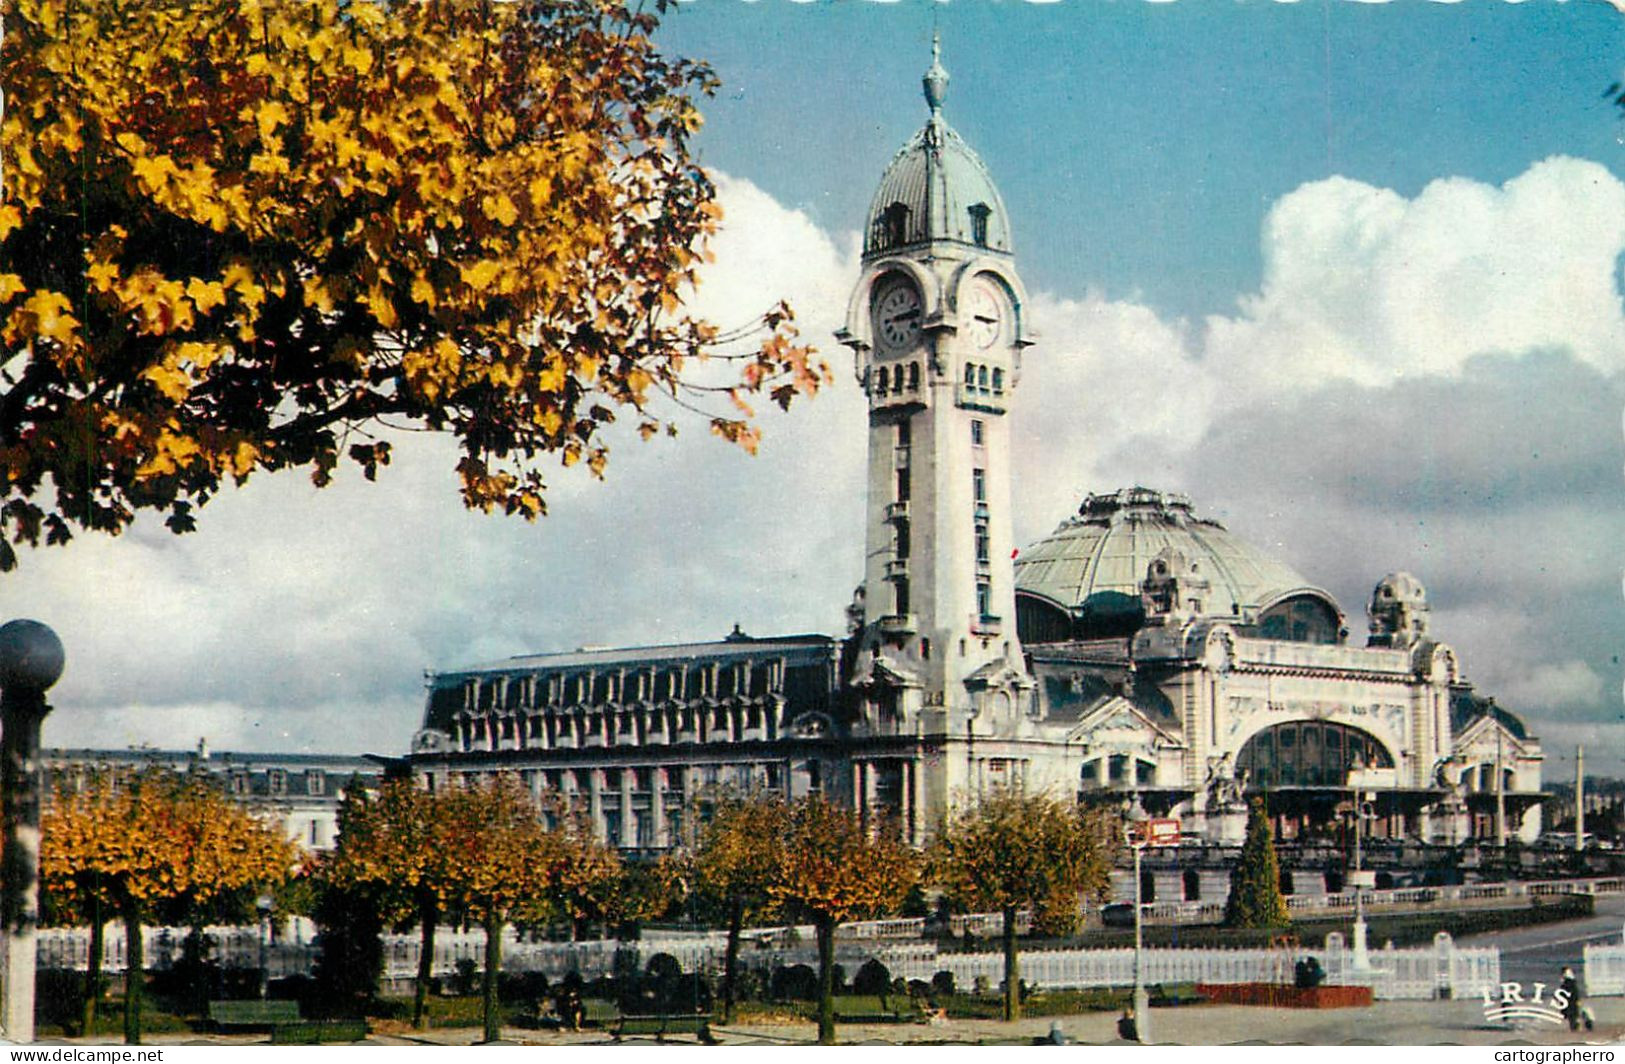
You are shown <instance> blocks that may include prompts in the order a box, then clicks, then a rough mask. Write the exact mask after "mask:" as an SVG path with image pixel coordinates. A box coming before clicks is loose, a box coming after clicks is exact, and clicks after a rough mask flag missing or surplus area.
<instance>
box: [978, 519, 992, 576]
mask: <svg viewBox="0 0 1625 1064" xmlns="http://www.w3.org/2000/svg"><path fill="white" fill-rule="evenodd" d="M990 549H991V548H990V547H989V538H988V532H987V523H986V522H984V521H978V522H976V560H977V561H978V562H979V563H981V564H982V565H986V564H988V559H989V550H990Z"/></svg>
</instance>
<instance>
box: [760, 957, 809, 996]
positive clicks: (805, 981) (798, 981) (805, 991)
mask: <svg viewBox="0 0 1625 1064" xmlns="http://www.w3.org/2000/svg"><path fill="white" fill-rule="evenodd" d="M770 986H771V991H770V992H771V994H772V997H773V999H774V1000H775V1001H816V1000H818V973H817V972H815V971H813V970H812V969H811V968H810V967H808V966H807V965H805V964H792V965H790V966H789V967H787V968H777V969H774V972H773V979H772V982H771V984H770Z"/></svg>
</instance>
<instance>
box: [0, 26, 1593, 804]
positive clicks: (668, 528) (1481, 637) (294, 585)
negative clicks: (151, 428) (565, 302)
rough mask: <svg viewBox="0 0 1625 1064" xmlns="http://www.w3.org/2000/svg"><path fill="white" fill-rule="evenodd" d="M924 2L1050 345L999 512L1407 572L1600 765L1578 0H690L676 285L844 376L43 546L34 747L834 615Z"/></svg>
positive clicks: (1588, 88) (676, 38)
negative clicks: (710, 239)
mask: <svg viewBox="0 0 1625 1064" xmlns="http://www.w3.org/2000/svg"><path fill="white" fill-rule="evenodd" d="M934 25H935V27H936V28H937V29H940V31H941V33H942V37H943V60H944V63H945V65H946V66H947V68H948V70H949V71H950V73H951V75H952V79H953V80H952V86H951V88H950V91H949V95H948V100H947V105H946V109H945V114H946V117H947V118H948V120H949V121H950V122H951V123H952V124H953V125H954V126H955V127H956V128H957V129H958V130H959V132H960V133H961V134H962V135H963V136H964V137H965V138H966V140H967V141H968V142H969V143H970V144H971V145H972V146H973V147H974V148H975V149H976V150H977V151H978V152H979V153H980V154H981V155H982V157H983V158H984V160H985V161H986V162H987V165H988V167H989V169H990V170H991V172H992V174H993V177H994V179H995V180H996V181H997V183H998V184H999V186H1000V188H1001V189H1002V191H1003V195H1004V198H1005V201H1006V205H1007V207H1008V209H1009V211H1010V214H1011V219H1012V224H1013V227H1014V232H1015V239H1016V253H1017V262H1018V264H1019V268H1020V270H1021V271H1022V274H1023V277H1024V280H1025V282H1026V285H1027V288H1028V290H1029V293H1030V294H1031V299H1030V303H1031V306H1030V310H1031V312H1032V314H1033V317H1034V319H1035V323H1036V326H1037V331H1038V335H1039V344H1038V345H1037V346H1036V347H1034V348H1033V349H1032V350H1031V351H1030V352H1029V355H1028V357H1027V359H1026V362H1025V368H1024V372H1023V381H1022V385H1021V389H1020V399H1019V403H1020V405H1019V407H1018V409H1017V411H1016V413H1015V414H1014V415H1013V417H1014V418H1015V419H1016V420H1015V422H1014V423H1013V430H1014V431H1013V448H1014V456H1013V467H1014V468H1013V475H1014V480H1015V489H1016V513H1015V528H1016V537H1017V540H1018V542H1021V543H1029V542H1031V541H1032V540H1034V539H1036V538H1038V537H1040V536H1042V535H1044V534H1046V533H1047V532H1048V531H1049V530H1051V529H1052V528H1054V527H1055V525H1056V524H1057V523H1058V522H1060V521H1061V520H1062V519H1063V518H1064V517H1065V516H1066V515H1067V514H1068V513H1070V512H1071V511H1072V510H1073V509H1074V508H1075V507H1076V505H1077V503H1078V501H1079V499H1080V497H1081V495H1082V494H1083V493H1085V492H1090V491H1108V490H1113V489H1116V488H1118V487H1122V486H1126V485H1130V484H1136V483H1138V484H1146V485H1149V486H1152V487H1160V488H1166V489H1172V490H1179V491H1184V492H1187V493H1189V494H1190V495H1191V496H1192V497H1193V498H1194V500H1195V503H1196V508H1197V510H1198V512H1200V513H1202V514H1205V515H1210V516H1214V517H1217V518H1219V519H1221V520H1223V521H1224V522H1225V523H1226V524H1227V525H1228V526H1229V527H1230V528H1231V529H1232V530H1233V531H1235V532H1236V533H1237V534H1238V535H1241V536H1243V537H1244V538H1246V539H1249V540H1251V541H1252V542H1254V543H1257V544H1258V545H1260V546H1261V547H1263V548H1264V549H1266V550H1268V551H1270V552H1271V553H1273V554H1276V555H1278V556H1279V557H1281V558H1282V559H1283V560H1285V561H1286V562H1288V563H1289V564H1291V565H1293V566H1294V567H1296V568H1297V569H1298V570H1299V571H1300V572H1302V573H1304V574H1305V575H1306V576H1307V577H1308V578H1309V579H1311V580H1312V581H1313V582H1315V583H1318V584H1320V585H1321V586H1323V587H1326V588H1327V589H1328V590H1330V591H1331V592H1332V593H1333V594H1334V595H1335V596H1336V597H1337V598H1338V600H1339V601H1340V602H1341V603H1342V605H1343V608H1344V610H1345V611H1346V613H1347V615H1348V618H1349V623H1350V627H1351V628H1352V629H1353V632H1354V634H1353V640H1354V641H1356V642H1359V641H1361V640H1363V637H1364V612H1365V603H1366V600H1367V596H1368V595H1369V593H1370V589H1371V587H1372V586H1373V584H1374V583H1375V582H1376V581H1377V580H1378V579H1379V578H1380V577H1381V576H1382V575H1383V574H1384V573H1386V572H1388V571H1390V570H1394V569H1406V570H1409V571H1411V572H1413V573H1414V574H1416V575H1417V576H1418V577H1420V578H1421V579H1422V581H1423V583H1424V584H1425V585H1426V586H1427V587H1428V589H1429V593H1430V596H1431V599H1432V602H1433V605H1434V618H1433V622H1434V623H1433V632H1434V634H1435V635H1436V636H1438V637H1439V638H1441V639H1443V640H1445V641H1447V642H1449V643H1451V644H1452V645H1453V646H1455V647H1456V649H1457V650H1458V652H1459V653H1460V655H1461V658H1462V660H1463V662H1464V664H1465V666H1466V669H1467V674H1468V676H1469V677H1470V678H1471V679H1473V680H1474V681H1475V682H1477V683H1479V684H1480V685H1481V687H1482V688H1483V689H1484V690H1485V691H1487V692H1488V693H1491V694H1494V695H1496V696H1497V697H1498V698H1499V699H1500V700H1501V702H1502V703H1503V704H1504V705H1507V706H1509V707H1511V708H1513V709H1515V710H1517V711H1519V712H1522V713H1524V714H1525V715H1526V716H1528V717H1529V718H1530V720H1531V721H1532V723H1533V725H1534V727H1535V730H1536V731H1537V732H1538V733H1539V734H1540V735H1541V736H1542V737H1543V738H1544V739H1545V740H1546V742H1547V744H1548V751H1549V757H1550V758H1551V760H1550V764H1549V771H1550V773H1551V774H1552V775H1562V774H1563V773H1564V771H1565V770H1564V767H1563V766H1564V760H1563V758H1565V757H1567V756H1568V752H1571V751H1572V748H1573V744H1574V743H1576V742H1581V741H1583V742H1586V743H1588V745H1589V746H1590V748H1591V750H1592V755H1591V756H1590V757H1588V761H1587V763H1588V765H1590V766H1591V767H1592V769H1593V770H1594V771H1601V772H1612V773H1614V774H1617V775H1625V711H1622V707H1621V697H1620V691H1621V682H1622V680H1625V670H1622V668H1621V664H1620V662H1619V657H1618V655H1619V653H1620V649H1621V645H1622V644H1625V619H1622V603H1621V599H1620V583H1619V581H1620V571H1621V565H1622V558H1621V553H1622V551H1621V549H1620V548H1621V544H1622V543H1625V536H1621V534H1620V530H1621V528H1622V527H1625V493H1622V492H1621V491H1620V490H1619V489H1620V479H1621V474H1620V470H1621V465H1622V454H1621V436H1620V413H1621V408H1622V406H1625V307H1622V300H1621V292H1620V280H1619V272H1620V268H1619V263H1620V259H1621V255H1622V253H1625V182H1622V181H1621V180H1620V179H1619V177H1618V175H1619V173H1620V172H1621V164H1622V160H1625V144H1622V140H1621V137H1622V134H1625V125H1622V124H1621V123H1620V122H1619V121H1618V120H1617V119H1616V117H1615V116H1614V114H1613V113H1612V112H1611V110H1610V108H1609V106H1608V105H1607V104H1606V103H1605V101H1603V99H1602V98H1601V97H1602V90H1603V89H1604V88H1605V87H1606V86H1607V84H1608V83H1609V81H1611V80H1612V79H1614V78H1615V77H1616V76H1617V75H1618V73H1619V71H1620V70H1621V69H1622V68H1625V16H1621V15H1620V14H1619V13H1617V12H1615V11H1614V10H1613V9H1612V8H1611V7H1610V6H1609V5H1608V4H1606V3H1603V2H1601V0H1583V2H1582V0H1571V2H1568V3H1551V2H1545V0H1527V2H1525V3H1521V4H1507V3H1501V2H1496V0H1467V2H1463V3H1458V4H1434V3H1424V2H1420V0H1394V2H1393V3H1388V4H1368V3H1354V2H1350V0H1334V2H1330V3H1328V2H1321V0H1302V2H1300V3H1295V4H1280V3H1269V2H1254V0H1250V2H1246V3H1214V2H1208V0H1175V2H1172V3H1155V4H1153V3H1147V2H1142V0H1118V2H1110V3H1103V2H1102V3H1096V2H1091V3H1083V2H1077V0H1062V2H1059V3H1054V4H1046V5H1028V4H1022V3H1009V2H1002V3H992V2H976V3H971V2H963V0H955V2H952V3H948V4H941V5H929V4H924V3H913V2H910V3H902V2H899V3H895V4H878V3H867V2H841V3H816V4H811V3H809V4H795V3H790V2H787V0H757V2H755V3H746V2H743V0H693V2H691V3H688V4H684V5H682V6H681V7H680V8H679V9H677V10H676V11H674V12H673V13H671V14H670V16H669V19H668V22H667V25H666V27H665V28H664V29H663V30H662V31H661V36H660V40H661V42H662V43H663V45H664V46H666V47H668V48H670V49H672V50H674V51H677V52H681V53H683V54H688V55H692V56H696V57H701V58H705V59H708V60H709V61H710V62H711V63H712V64H713V65H714V67H715V69H716V71H717V72H718V74H719V75H720V76H721V78H722V80H723V86H722V89H721V91H720V92H719V94H718V96H717V98H716V99H714V100H712V101H710V102H709V103H708V105H707V106H706V107H705V111H706V114H707V117H708V121H707V125H706V128H705V130H704V131H703V132H702V134H701V136H700V138H699V142H698V148H699V151H700V155H701V159H702V161H703V163H704V164H705V165H706V166H707V167H709V168H711V169H712V170H713V171H714V172H715V174H716V176H717V179H718V183H719V189H720V193H721V201H722V205H723V207H724V209H725V211H726V217H725V222H724V227H723V230H722V232H721V233H720V234H719V236H718V238H717V239H716V241H715V242H714V246H713V250H714V251H715V254H716V263H715V265H714V266H713V267H712V268H711V269H710V270H709V272H708V274H707V276H706V279H705V282H704V284H702V286H701V288H700V291H699V293H698V295H697V297H696V299H695V304H696V307H697V309H698V310H699V311H700V312H701V313H704V314H706V315H708V316H710V317H711V318H712V319H713V320H716V321H718V322H719V323H722V324H724V325H727V324H737V323H741V322H744V321H747V320H749V319H750V318H751V317H752V316H754V315H755V314H757V313H759V312H760V311H762V310H763V309H765V308H766V307H768V306H770V305H771V304H772V303H773V302H775V301H776V300H778V299H779V298H785V297H787V298H789V299H790V300H791V301H792V302H793V303H794V305H795V306H796V308H797V310H798V313H799V321H800V323H801V325H802V326H803V327H804V332H805V336H806V337H807V338H808V339H809V340H811V341H812V342H814V343H816V344H818V345H819V346H820V347H821V348H822V349H823V351H824V352H825V354H826V355H827V356H828V358H829V360H830V362H831V363H832V365H833V366H834V367H835V370H836V382H835V385H834V386H833V387H831V388H830V389H829V390H828V391H827V393H825V394H821V395H820V396H819V397H818V398H817V399H816V400H815V401H813V402H811V403H806V404H798V406H797V407H796V408H795V409H794V410H793V411H792V412H791V413H790V414H788V415H783V416H781V415H778V414H771V415H769V416H766V417H764V419H763V426H762V427H763V431H764V441H763V445H762V450H761V453H760V455H758V456H757V457H755V458H749V457H746V456H745V455H743V454H741V453H739V452H737V451H736V450H733V449H730V448H728V447H726V446H725V445H723V444H721V443H719V442H717V441H715V440H713V439H711V438H710V437H709V436H708V434H707V433H706V432H705V431H704V427H703V425H700V424H698V423H695V424H693V425H692V426H691V427H690V428H689V430H688V431H686V432H685V433H684V434H683V435H682V436H680V437H679V438H678V439H677V440H675V441H665V440H661V441H657V442H655V443H651V444H649V445H640V444H636V443H633V442H630V441H628V442H627V443H626V444H625V445H624V446H620V447H617V448H616V451H615V453H614V454H613V456H612V458H611V462H610V466H609V469H608V476H607V480H606V481H605V482H603V483H598V482H594V481H592V480H590V479H589V478H587V477H586V476H585V475H583V474H581V472H580V470H579V469H578V470H575V471H571V472H564V471H560V472H559V473H557V474H556V475H555V476H554V477H553V483H552V487H551V490H552V497H551V499H550V504H551V515H550V516H549V517H548V518H546V519H545V520H543V521H541V522H539V523H537V524H535V525H527V524H524V523H522V522H518V521H516V520H503V519H500V518H490V517H482V516H478V515H470V514H467V513H465V512H463V511H462V510H461V508H460V507H459V505H458V501H457V498H456V487H455V477H454V473H453V467H454V465H455V462H456V456H455V453H454V452H453V450H452V449H451V448H449V447H447V446H445V443H444V441H435V440H425V439H422V438H420V437H413V438H409V439H402V440H400V441H399V442H398V444H397V453H396V459H395V461H394V463H393V464H392V465H391V466H390V467H389V469H388V470H386V471H384V473H383V474H382V475H381V476H380V478H379V483H378V484H377V485H376V486H374V485H369V484H366V483H364V482H363V481H362V480H361V478H360V477H359V476H358V475H354V474H352V473H349V472H345V473H342V474H341V475H340V477H339V479H338V482H337V483H336V484H335V485H334V486H333V487H331V488H329V489H326V490H324V491H316V490H315V489H313V488H312V487H311V486H310V484H309V483H308V480H306V479H305V478H303V477H301V476H299V475H298V474H292V475H287V476H278V477H263V476H262V477H256V478H255V479H254V480H252V481H251V482H250V483H249V484H248V485H247V487H245V488H243V489H241V490H239V491H234V492H229V493H226V494H225V495H222V496H221V497H220V498H218V499H217V500H215V501H213V502H211V503H210V505H209V506H208V507H207V509H206V510H204V511H203V512H202V514H201V519H200V531H199V532H197V533H196V534H194V535H191V536H187V537H184V538H176V537H173V536H171V535H170V534H169V533H167V532H166V531H165V530H163V529H162V528H161V527H160V526H159V524H158V522H155V521H150V520H143V521H140V522H138V523H137V525H136V527H135V528H134V529H133V530H132V531H131V532H130V533H129V534H127V535H125V536H122V537H119V538H118V539H105V538H102V539H97V538H93V537H90V536H82V537H80V539H79V540H77V541H76V542H74V543H73V544H71V545H70V546H68V547H66V548H62V549H51V550H41V551H38V552H34V553H32V554H30V555H28V556H26V557H24V559H23V566H22V571H21V573H20V574H18V575H16V576H14V577H8V578H7V582H6V584H5V585H4V588H3V590H4V591H5V592H6V602H7V606H8V609H9V611H10V612H11V613H12V614H13V615H26V616H36V617H38V618H39V619H41V620H44V621H46V622H47V623H50V624H52V625H53V626H54V627H56V628H57V630H58V631H59V632H60V633H61V634H62V636H63V640H64V643H65V644H66V645H67V647H68V653H69V666H68V672H67V674H66V675H65V677H64V679H63V681H62V683H61V684H60V685H59V686H58V688H57V689H56V691H55V692H54V696H55V697H54V700H55V704H56V706H57V711H56V712H55V713H53V714H52V716H51V718H49V719H48V721H47V723H46V728H45V739H46V741H47V742H48V743H56V744H75V745H109V744H111V745H124V744H126V743H139V742H148V743H153V744H155V745H162V746H188V745H191V744H192V743H195V742H196V741H197V739H198V738H201V737H207V738H208V740H209V742H210V744H211V746H213V747H214V748H216V749H230V748H255V749H261V750H334V751H342V752H357V751H372V752H382V753H399V752H401V751H403V750H404V749H406V746H407V743H408V742H409V741H410V738H411V735H412V732H413V730H414V729H415V727H416V726H417V723H418V721H419V719H420V717H421V713H422V673H423V670H425V669H449V668H455V667H458V666H461V665H466V664H469V663H473V662H480V661H487V660H491V659H494V658H498V657H502V656H506V655H511V654H518V653H523V652H535V651H545V650H558V649H569V648H573V647H575V646H579V645H582V644H588V643H594V644H611V645H615V644H620V645H636V644H650V643H661V642H674V641H686V640H695V639H704V638H713V637H720V636H722V635H724V634H725V633H727V632H728V631H729V629H730V628H731V626H732V625H733V624H734V623H736V622H737V623H740V624H741V625H742V626H743V627H744V628H745V630H746V631H749V632H752V633H754V634H758V635H766V634H773V633H782V632H794V631H823V632H831V633H838V632H840V631H842V626H843V620H844V617H843V608H844V606H845V605H846V603H847V602H848V601H849V599H850V596H851V593H852V589H853V586H854V584H855V583H856V582H857V581H858V580H859V579H860V578H861V573H862V513H863V498H862V492H863V484H864V472H863V461H864V454H863V449H864V448H863V441H864V434H865V427H864V425H865V413H864V405H863V400H862V397H861V395H860V394H859V393H858V392H857V389H856V388H855V386H854V385H853V383H852V376H851V373H850V368H851V366H850V358H849V356H848V355H847V354H846V352H844V351H843V350H841V349H839V348H837V347H836V346H835V345H834V343H833V342H832V341H831V339H830V337H831V334H832V332H833V330H834V329H835V328H836V327H837V326H838V325H839V324H840V320H841V316H842V314H843V311H844V306H845V302H846V299H847V295H848V292H849V291H850V286H851V285H852V283H853V281H854V279H855V277H856V274H857V260H856V251H855V244H854V241H855V234H856V232H857V231H858V230H859V229H860V227H861V226H862V224H863V217H864V213H865V211H866V209H867V207H868V203H869V198H870V195H871V193H872V191H873V189H874V187H875V185H876V184H877V182H878V181H879V178H880V175H881V173H882V172H883V170H884V169H885V166H886V164H887V162H888V161H889V160H890V159H891V157H892V154H893V153H894V152H895V151H896V150H897V148H898V147H899V146H900V145H901V144H902V143H903V142H904V141H905V140H906V139H907V138H908V137H909V136H910V135H911V134H912V133H913V132H914V131H915V130H916V129H917V128H918V127H919V126H920V124H921V123H922V122H923V121H924V119H925V113H926V112H925V107H924V104H923V101H922V99H921V96H920V89H919V79H920V75H921V74H922V73H923V71H924V69H925V68H926V66H927V65H928V63H929V57H930V38H931V33H932V30H933V26H934Z"/></svg>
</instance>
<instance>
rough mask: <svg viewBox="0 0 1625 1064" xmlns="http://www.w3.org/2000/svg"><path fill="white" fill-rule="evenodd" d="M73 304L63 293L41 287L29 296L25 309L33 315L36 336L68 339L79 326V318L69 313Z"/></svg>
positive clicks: (59, 339)
mask: <svg viewBox="0 0 1625 1064" xmlns="http://www.w3.org/2000/svg"><path fill="white" fill-rule="evenodd" d="M71 306H72V305H71V304H70V303H69V302H68V299H67V297H66V296H64V295H62V293H60V292H52V291H49V290H47V289H40V290H39V291H37V292H35V293H34V294H33V295H31V296H29V297H28V301H27V302H26V303H24V304H23V309H24V310H25V311H27V312H28V313H29V314H31V315H33V318H34V334H35V335H36V336H41V337H44V338H45V339H47V340H58V341H67V340H71V339H72V338H73V335H74V332H75V331H76V330H77V329H78V328H79V319H78V318H75V317H74V316H73V315H72V314H69V313H68V311H69V309H71Z"/></svg>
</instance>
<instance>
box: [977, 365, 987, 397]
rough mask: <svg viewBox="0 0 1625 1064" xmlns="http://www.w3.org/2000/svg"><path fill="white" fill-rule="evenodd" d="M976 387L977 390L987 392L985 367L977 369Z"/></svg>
mask: <svg viewBox="0 0 1625 1064" xmlns="http://www.w3.org/2000/svg"><path fill="white" fill-rule="evenodd" d="M976 386H977V387H978V388H980V389H981V390H982V391H984V392H985V391H987V367H986V366H982V367H981V368H979V369H978V370H977V371H976Z"/></svg>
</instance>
